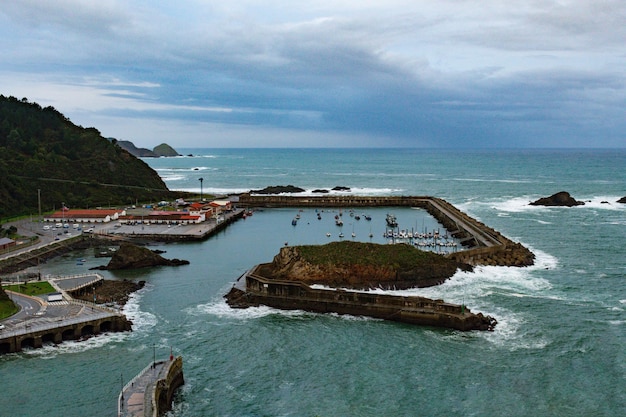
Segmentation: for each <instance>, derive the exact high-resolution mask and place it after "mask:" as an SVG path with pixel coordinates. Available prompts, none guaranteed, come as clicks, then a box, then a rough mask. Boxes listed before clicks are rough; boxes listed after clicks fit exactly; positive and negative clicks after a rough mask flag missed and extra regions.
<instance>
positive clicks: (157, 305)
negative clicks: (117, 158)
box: [0, 149, 626, 417]
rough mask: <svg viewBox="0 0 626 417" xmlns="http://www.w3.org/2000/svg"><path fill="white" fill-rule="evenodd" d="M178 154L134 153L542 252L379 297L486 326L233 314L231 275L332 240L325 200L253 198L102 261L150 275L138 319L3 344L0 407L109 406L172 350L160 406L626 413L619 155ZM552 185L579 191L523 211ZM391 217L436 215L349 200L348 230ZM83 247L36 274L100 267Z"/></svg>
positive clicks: (131, 306) (622, 163)
mask: <svg viewBox="0 0 626 417" xmlns="http://www.w3.org/2000/svg"><path fill="white" fill-rule="evenodd" d="M177 150H178V151H179V153H181V154H183V155H185V156H180V157H173V158H158V159H150V158H146V159H144V161H145V163H147V164H148V165H150V166H151V167H152V168H154V169H155V170H156V172H158V173H159V175H160V176H161V177H162V178H163V180H164V181H165V183H166V184H167V185H168V187H169V188H170V189H172V190H181V191H183V190H184V191H192V192H196V193H201V194H203V195H204V196H208V195H231V194H236V193H241V192H245V191H249V190H258V189H262V188H265V187H267V186H274V185H294V186H297V187H301V188H303V189H304V190H305V191H304V192H303V193H302V194H308V195H315V193H313V191H314V190H319V189H325V190H331V189H332V188H334V187H348V188H349V190H345V191H330V193H329V194H338V195H372V196H388V195H417V196H435V197H440V198H443V199H445V200H447V201H448V202H450V203H452V204H453V205H455V206H456V207H457V208H459V209H460V210H463V211H464V212H466V213H468V214H469V215H470V216H472V217H474V218H476V219H478V220H479V221H481V222H483V223H485V224H487V225H488V226H490V227H492V228H494V229H496V230H497V231H499V232H500V233H502V234H503V235H505V236H507V237H508V238H510V239H511V240H513V241H516V242H520V243H521V244H523V245H524V246H526V247H528V248H529V249H530V250H532V252H533V253H534V254H535V256H536V259H535V264H534V265H533V266H531V267H525V268H516V267H493V266H485V267H477V268H475V269H474V270H473V271H472V272H461V271H459V272H457V273H456V274H455V275H454V276H453V277H452V278H450V279H449V280H447V281H446V282H445V283H444V284H442V285H440V286H437V287H431V288H423V289H410V290H405V291H388V292H390V293H395V294H412V295H422V296H426V297H430V298H441V299H444V300H446V301H449V302H452V303H459V304H461V303H462V304H465V305H467V307H468V308H470V309H471V310H472V311H473V312H482V313H483V314H488V315H491V316H493V317H495V318H496V319H497V320H498V324H497V326H496V328H495V330H494V331H493V332H480V331H472V332H460V331H455V330H448V329H440V328H431V327H419V326H413V325H408V324H401V323H394V322H387V321H382V320H376V319H371V318H367V317H354V316H340V315H334V314H328V315H324V314H314V313H308V312H304V311H280V310H276V309H272V308H268V307H258V308H249V309H242V310H239V309H231V308H230V307H229V306H228V305H227V304H226V303H225V302H224V299H223V296H224V295H225V294H226V293H227V292H228V291H229V289H230V288H231V286H232V285H233V283H234V281H235V280H236V279H237V278H238V277H239V276H240V275H242V274H243V273H244V272H245V271H246V270H248V269H249V268H251V267H252V266H254V265H256V264H258V263H262V262H270V261H271V260H272V258H273V257H274V256H275V255H276V254H277V253H278V251H279V250H280V248H281V247H283V246H285V245H300V244H325V243H327V242H330V241H334V240H337V239H340V238H339V237H338V233H339V230H338V227H337V226H336V225H335V224H334V221H333V218H334V216H335V215H337V214H338V213H337V212H336V211H334V210H331V209H325V210H322V209H319V210H315V209H313V208H308V209H303V210H302V211H299V210H297V209H294V208H289V209H287V208H282V209H281V208H277V209H264V210H257V211H255V212H254V213H253V215H252V216H249V217H247V218H245V219H241V220H238V221H237V222H235V223H233V224H232V225H230V226H228V228H226V229H225V230H223V231H222V232H220V233H219V234H217V235H215V236H213V237H211V238H209V239H207V240H205V241H203V242H194V243H170V244H157V245H155V246H154V249H161V250H163V251H165V253H164V254H163V256H165V257H167V258H179V259H186V260H189V261H190V264H189V265H186V266H180V267H159V268H149V269H139V270H133V271H118V272H113V271H102V273H103V274H104V275H105V277H106V278H108V279H117V280H123V279H129V280H145V281H146V282H147V284H146V286H145V288H144V289H142V290H140V291H139V292H137V293H135V294H134V295H133V296H132V297H131V300H130V301H129V303H128V304H127V305H126V306H125V308H124V312H125V314H126V315H127V316H128V317H129V318H130V319H131V320H132V321H133V331H132V332H127V333H112V334H105V335H102V336H98V337H94V338H91V339H89V340H87V341H83V342H65V343H62V344H61V345H58V346H53V345H49V346H45V347H44V348H42V349H34V350H27V351H23V352H21V353H18V354H8V355H3V356H1V357H0V375H1V376H2V378H1V379H2V390H1V392H0V416H43V415H46V416H63V417H73V416H76V417H79V416H80V417H84V416H111V417H112V416H115V415H117V398H118V394H119V392H120V389H121V387H122V385H124V384H126V383H127V382H128V381H129V380H130V379H131V378H132V377H134V376H135V375H136V374H137V373H138V372H140V371H141V370H142V369H143V368H144V367H146V366H147V365H149V364H150V362H151V361H152V360H153V358H155V357H156V358H157V359H166V358H168V357H169V355H170V354H174V355H177V356H178V355H180V356H182V357H183V362H184V377H185V384H184V386H183V387H182V388H181V389H180V390H179V392H178V393H177V395H176V397H175V400H174V405H173V410H172V411H170V412H168V414H167V416H169V417H174V416H176V417H178V416H198V417H200V416H223V417H230V416H232V417H238V416H249V417H261V416H281V417H339V416H372V417H374V416H375V417H380V416H567V417H571V416H623V415H626V389H625V387H626V261H625V259H626V250H625V248H624V245H625V244H626V205H625V204H620V203H617V200H618V199H620V198H622V197H624V196H626V149H505V150H476V149H462V150H443V149H177ZM560 191H567V192H569V193H570V194H571V195H572V197H574V198H575V199H576V200H579V201H583V202H584V203H585V204H584V205H581V206H576V207H569V208H568V207H541V206H531V205H529V203H530V202H531V201H534V200H536V199H538V198H541V197H547V196H550V195H552V194H554V193H557V192H560ZM298 213H299V214H300V215H301V218H300V220H299V221H298V222H297V225H296V226H293V225H292V224H291V221H292V219H293V218H294V216H295V215H296V214H298ZM317 213H320V215H321V220H318V219H317V216H316V215H317ZM388 213H393V214H394V215H396V217H397V218H398V223H399V227H400V228H404V229H406V230H409V229H410V230H414V231H417V230H435V229H437V228H439V227H441V226H440V225H438V224H437V222H436V221H435V220H434V219H432V218H431V217H430V216H429V215H428V214H427V213H425V212H424V211H423V210H420V209H417V208H409V207H405V208H394V207H387V208H367V207H359V208H355V209H354V211H350V210H348V209H346V210H345V211H344V212H343V213H342V216H343V218H344V225H343V227H342V231H343V232H344V234H345V236H346V237H344V239H355V240H362V241H374V242H378V243H381V244H388V243H389V242H388V240H387V239H386V238H384V237H383V233H384V231H385V216H386V214H388ZM355 214H359V215H360V216H363V215H367V216H369V217H371V220H370V221H367V220H365V219H364V216H363V217H361V218H360V220H356V219H355V217H356V216H354V215H355ZM442 230H443V229H442ZM353 233H354V234H355V236H354V237H352V234H353ZM327 234H330V236H327ZM370 234H371V235H372V237H370ZM91 255H92V254H91V253H89V252H74V253H71V254H67V255H65V256H61V257H58V258H56V259H53V260H50V261H48V262H47V263H46V264H42V265H40V267H39V268H40V270H41V272H42V274H44V275H48V274H52V275H69V274H77V273H83V272H86V271H87V270H88V268H90V267H93V266H97V265H101V264H103V263H105V262H103V260H102V258H95V257H93V256H91ZM77 258H85V259H86V261H85V262H84V263H82V264H81V265H78V264H77V263H76V259H77ZM370 291H377V292H383V291H382V290H381V289H371V290H370Z"/></svg>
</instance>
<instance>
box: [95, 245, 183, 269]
mask: <svg viewBox="0 0 626 417" xmlns="http://www.w3.org/2000/svg"><path fill="white" fill-rule="evenodd" d="M188 264H189V261H186V260H180V259H165V258H164V257H162V256H161V255H159V254H157V253H154V252H153V251H151V250H150V249H148V248H144V247H141V246H137V245H133V244H131V243H123V244H122V245H121V246H120V248H119V249H118V250H117V251H115V253H114V254H113V256H112V257H111V260H110V261H109V263H108V264H107V265H106V266H99V267H95V268H91V269H102V270H117V269H136V268H146V267H150V266H179V265H188Z"/></svg>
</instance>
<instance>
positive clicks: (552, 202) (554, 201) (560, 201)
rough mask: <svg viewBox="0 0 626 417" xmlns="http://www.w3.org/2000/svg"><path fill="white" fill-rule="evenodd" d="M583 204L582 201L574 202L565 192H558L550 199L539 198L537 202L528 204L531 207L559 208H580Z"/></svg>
mask: <svg viewBox="0 0 626 417" xmlns="http://www.w3.org/2000/svg"><path fill="white" fill-rule="evenodd" d="M584 204H585V203H584V202H583V201H577V200H575V199H574V198H573V197H572V196H570V194H569V193H568V192H566V191H560V192H558V193H556V194H553V195H551V196H550V197H544V198H540V199H539V200H536V201H533V202H532V203H530V205H531V206H561V207H573V206H582V205H584Z"/></svg>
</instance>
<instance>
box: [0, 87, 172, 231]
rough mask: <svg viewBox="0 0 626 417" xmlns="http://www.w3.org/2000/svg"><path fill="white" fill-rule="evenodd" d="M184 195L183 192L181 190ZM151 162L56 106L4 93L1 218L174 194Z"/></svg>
mask: <svg viewBox="0 0 626 417" xmlns="http://www.w3.org/2000/svg"><path fill="white" fill-rule="evenodd" d="M178 194H180V193H178ZM174 197H175V195H174V193H173V192H171V191H169V190H168V189H167V186H166V185H165V183H164V182H163V180H161V178H160V177H159V175H158V174H157V173H156V172H155V171H154V170H153V169H152V168H150V167H149V166H148V165H147V164H146V163H145V162H143V161H142V160H140V159H137V158H136V157H134V156H132V155H131V154H130V153H128V152H127V151H126V150H124V149H122V148H120V147H119V146H117V145H116V143H115V141H109V140H108V139H106V138H104V137H102V136H101V135H100V132H99V131H98V130H97V129H95V128H83V127H81V126H76V125H74V124H73V123H72V122H71V121H70V120H69V119H67V118H66V117H65V116H63V115H62V114H61V113H60V112H58V111H57V110H56V109H54V108H53V107H45V108H42V107H41V106H40V105H39V104H37V103H30V102H28V100H27V99H22V100H18V99H17V98H15V97H5V96H3V95H0V219H5V218H6V217H10V216H15V215H22V214H32V215H36V214H38V213H39V208H40V207H39V206H40V204H41V211H42V212H47V211H50V210H53V209H59V208H61V204H62V203H65V205H66V206H68V207H76V208H78V207H80V208H95V207H100V206H102V207H107V206H110V205H130V204H135V203H136V202H140V203H141V202H155V201H160V200H163V199H171V198H174Z"/></svg>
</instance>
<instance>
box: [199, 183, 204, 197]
mask: <svg viewBox="0 0 626 417" xmlns="http://www.w3.org/2000/svg"><path fill="white" fill-rule="evenodd" d="M198 181H200V201H202V181H204V178H198Z"/></svg>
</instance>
